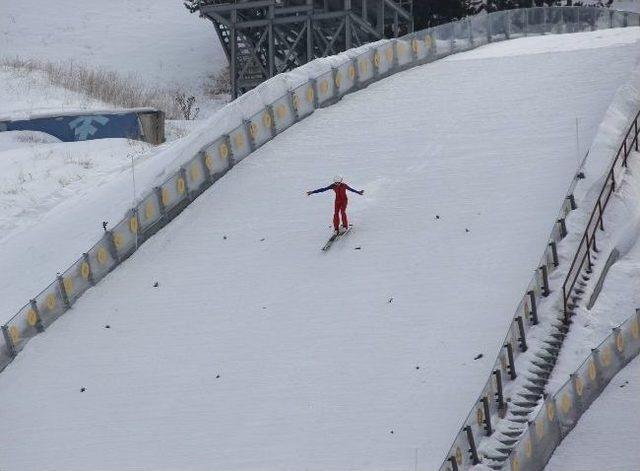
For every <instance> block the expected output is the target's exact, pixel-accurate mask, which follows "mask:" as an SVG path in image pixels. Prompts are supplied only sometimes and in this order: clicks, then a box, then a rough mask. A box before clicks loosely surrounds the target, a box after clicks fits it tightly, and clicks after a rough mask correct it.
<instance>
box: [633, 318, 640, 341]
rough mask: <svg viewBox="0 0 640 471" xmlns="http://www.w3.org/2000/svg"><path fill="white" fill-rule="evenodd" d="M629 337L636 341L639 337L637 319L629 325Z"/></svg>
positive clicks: (639, 326) (639, 329)
mask: <svg viewBox="0 0 640 471" xmlns="http://www.w3.org/2000/svg"><path fill="white" fill-rule="evenodd" d="M631 335H633V338H634V339H637V338H638V337H639V336H640V325H638V319H634V320H633V322H632V323H631Z"/></svg>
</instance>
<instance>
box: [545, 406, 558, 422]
mask: <svg viewBox="0 0 640 471" xmlns="http://www.w3.org/2000/svg"><path fill="white" fill-rule="evenodd" d="M555 416H556V406H555V405H554V403H553V402H549V403H547V419H549V421H552V420H553V418H554V417H555Z"/></svg>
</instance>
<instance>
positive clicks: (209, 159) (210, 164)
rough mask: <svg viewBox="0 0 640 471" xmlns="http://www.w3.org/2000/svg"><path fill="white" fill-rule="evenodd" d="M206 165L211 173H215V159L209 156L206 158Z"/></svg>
mask: <svg viewBox="0 0 640 471" xmlns="http://www.w3.org/2000/svg"><path fill="white" fill-rule="evenodd" d="M204 164H205V165H206V166H207V168H208V169H209V171H213V158H212V157H211V156H210V155H209V154H207V155H206V156H205V157H204Z"/></svg>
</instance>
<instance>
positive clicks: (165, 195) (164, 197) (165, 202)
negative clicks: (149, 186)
mask: <svg viewBox="0 0 640 471" xmlns="http://www.w3.org/2000/svg"><path fill="white" fill-rule="evenodd" d="M161 199H162V206H167V205H168V204H169V201H171V193H169V190H167V189H166V188H163V189H162V198H161Z"/></svg>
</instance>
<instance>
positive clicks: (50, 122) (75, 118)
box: [0, 112, 142, 142]
mask: <svg viewBox="0 0 640 471" xmlns="http://www.w3.org/2000/svg"><path fill="white" fill-rule="evenodd" d="M0 131H41V132H45V133H47V134H51V135H52V136H54V137H57V138H58V139H60V140H61V141H63V142H73V141H86V140H89V139H105V138H109V137H123V138H128V139H140V138H141V137H142V131H141V129H140V123H139V121H138V115H137V113H134V112H132V113H124V114H108V113H102V114H86V115H72V116H49V117H40V118H35V119H29V120H19V121H2V122H0Z"/></svg>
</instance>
